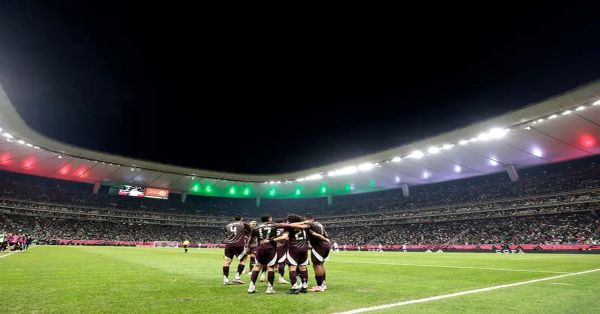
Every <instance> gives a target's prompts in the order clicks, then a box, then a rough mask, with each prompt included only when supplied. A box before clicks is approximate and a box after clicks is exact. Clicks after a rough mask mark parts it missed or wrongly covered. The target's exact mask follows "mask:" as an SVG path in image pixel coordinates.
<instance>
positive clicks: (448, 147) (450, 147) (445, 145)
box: [442, 144, 454, 150]
mask: <svg viewBox="0 0 600 314" xmlns="http://www.w3.org/2000/svg"><path fill="white" fill-rule="evenodd" d="M452 147H454V144H444V145H443V146H442V148H443V149H445V150H449V149H452Z"/></svg>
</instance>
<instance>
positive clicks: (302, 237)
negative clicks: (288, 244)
mask: <svg viewBox="0 0 600 314" xmlns="http://www.w3.org/2000/svg"><path fill="white" fill-rule="evenodd" d="M294 238H296V240H298V241H299V240H305V239H306V231H305V230H302V233H300V232H296V234H295V235H294Z"/></svg>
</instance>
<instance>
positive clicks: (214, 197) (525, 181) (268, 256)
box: [0, 16, 600, 313]
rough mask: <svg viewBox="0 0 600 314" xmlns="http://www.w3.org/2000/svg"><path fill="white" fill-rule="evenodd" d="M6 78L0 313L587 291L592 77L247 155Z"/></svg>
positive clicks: (597, 178)
mask: <svg viewBox="0 0 600 314" xmlns="http://www.w3.org/2000/svg"><path fill="white" fill-rule="evenodd" d="M0 17H1V16H0ZM0 39H1V36H0ZM0 57H2V55H1V54H0ZM0 59H1V58H0ZM1 65H2V63H1V62H0V66H1ZM1 71H2V69H1V67H0V72H1ZM595 74H597V73H595ZM94 75H96V74H94ZM596 76H597V75H596ZM1 78H2V76H1V75H0V79H1ZM11 90H12V91H13V92H12V93H11ZM15 90H16V89H15V88H14V86H12V87H10V88H5V87H3V86H0V291H1V294H2V296H3V299H5V300H6V301H7V302H5V304H4V305H3V306H2V309H3V310H2V311H3V312H4V313H34V312H35V313H38V312H42V313H46V312H49V313H81V312H85V313H88V312H92V313H96V312H98V313H113V312H116V313H123V312H135V313H138V312H142V313H147V312H149V313H230V312H232V311H238V310H240V309H242V310H243V311H252V312H254V311H261V312H265V311H266V312H271V313H276V312H279V313H362V312H374V313H404V312H406V313H414V312H417V313H455V312H467V313H471V312H473V313H475V312H482V311H488V312H493V313H500V312H504V311H507V310H509V311H517V312H523V313H535V312H550V313H563V312H569V313H595V312H597V309H598V308H600V298H598V296H599V295H600V286H599V285H598V283H599V282H600V81H597V80H591V81H589V80H588V81H587V83H584V84H578V86H575V87H572V88H569V89H568V90H564V91H560V92H555V91H554V90H553V94H552V95H550V96H548V97H545V96H544V97H543V99H542V100H539V101H535V102H532V103H520V104H518V106H514V107H513V108H512V110H509V111H506V110H504V111H503V112H502V113H501V114H494V115H493V116H490V117H488V118H486V119H482V120H480V121H479V122H476V123H467V124H463V123H462V122H461V124H460V125H459V126H458V127H453V128H451V129H446V130H445V131H443V132H436V134H428V135H427V136H411V137H410V139H409V140H407V141H404V142H403V143H401V144H400V145H396V146H393V147H388V148H386V149H383V150H376V151H369V152H368V153H366V154H360V155H359V156H356V154H355V156H354V157H353V158H347V159H343V160H340V158H338V159H336V160H334V161H332V160H331V159H327V160H325V159H323V160H318V161H317V162H316V163H314V164H312V166H311V167H305V168H302V167H300V168H298V167H296V168H295V169H296V170H293V171H273V172H261V173H256V172H248V173H244V172H243V171H220V170H212V168H203V167H193V166H189V164H186V165H178V164H176V163H173V162H169V161H167V162H162V161H157V160H156V159H153V160H150V159H146V158H138V157H129V156H127V155H126V154H119V153H114V152H109V151H102V150H98V149H92V148H90V147H89V146H88V147H86V146H83V145H76V144H73V143H67V142H66V141H65V140H61V139H58V138H56V137H55V136H51V135H48V134H44V132H42V131H40V129H39V128H34V127H32V126H31V125H30V124H31V121H30V120H29V119H27V114H26V110H23V109H22V108H19V105H18V103H19V102H23V101H22V99H21V97H20V96H19V91H18V90H17V92H14V91H15ZM536 97H538V96H536ZM48 106H50V105H48ZM407 114H408V113H407ZM57 115H58V113H57ZM40 119H41V120H44V119H50V118H48V117H42V118H40ZM134 119H135V117H131V116H130V117H127V119H126V121H127V122H128V123H133V122H130V121H131V120H134ZM182 119H183V117H182ZM432 120H433V123H442V121H443V120H444V117H441V116H440V117H433V118H432ZM181 121H184V120H181ZM181 121H174V122H171V123H172V124H169V123H167V122H165V123H166V124H165V126H164V128H165V129H168V128H169V127H170V126H173V125H175V124H183V122H181ZM436 121H438V122H436ZM34 123H38V122H35V121H34ZM64 123H67V122H64ZM103 123H111V122H109V121H108V120H106V121H103ZM326 123H327V124H332V125H335V123H336V122H335V121H334V120H331V121H328V122H326ZM375 124H376V122H373V123H372V124H368V127H369V128H373V129H375V128H376V126H375ZM161 127H162V126H161ZM123 128H124V129H119V132H121V131H122V130H128V129H127V128H125V127H123ZM413 128H414V129H415V130H420V129H422V128H427V126H423V125H418V126H413ZM142 131H143V132H141V133H140V134H142V133H143V135H144V136H152V135H154V133H157V131H156V129H153V131H152V132H148V131H147V130H142ZM82 132H83V131H82ZM235 132H239V131H238V130H236V131H235ZM228 134H229V133H228ZM225 137H227V136H225ZM133 138H134V139H135V138H137V135H136V136H134V137H133ZM222 141H225V142H226V143H225V144H223V146H225V145H226V146H235V145H236V141H229V142H228V141H227V140H222ZM157 142H159V141H157ZM200 142H201V137H200ZM129 145H132V146H135V145H136V143H134V142H130V143H129ZM207 145H208V144H207ZM198 146H200V148H199V149H201V150H202V153H203V154H207V155H210V154H211V153H210V152H205V151H204V150H205V147H203V146H202V145H198ZM271 147H272V150H273V151H275V150H277V149H278V147H277V146H276V145H272V146H271ZM143 149H150V148H148V147H144V148H143ZM158 149H161V148H158ZM190 149H191V148H190ZM194 149H198V148H194ZM206 150H208V149H206ZM257 150H258V148H257ZM154 152H156V151H154ZM151 153H152V152H151ZM168 154H171V155H176V154H177V152H168ZM207 158H209V159H211V158H212V159H214V157H211V156H208V157H207ZM236 158H238V159H239V158H240V157H232V159H231V160H233V161H235V160H236ZM173 160H175V159H173ZM228 162H229V161H228ZM257 163H258V162H257ZM268 169H270V168H268ZM273 169H275V168H273ZM275 230H276V232H275Z"/></svg>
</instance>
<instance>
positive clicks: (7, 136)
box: [2, 132, 13, 138]
mask: <svg viewBox="0 0 600 314" xmlns="http://www.w3.org/2000/svg"><path fill="white" fill-rule="evenodd" d="M2 136H4V137H6V138H13V136H12V135H11V134H10V133H8V132H4V133H2Z"/></svg>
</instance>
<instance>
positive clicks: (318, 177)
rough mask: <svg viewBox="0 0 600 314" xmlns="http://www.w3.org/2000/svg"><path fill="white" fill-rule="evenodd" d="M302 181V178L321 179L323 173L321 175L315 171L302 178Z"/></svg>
mask: <svg viewBox="0 0 600 314" xmlns="http://www.w3.org/2000/svg"><path fill="white" fill-rule="evenodd" d="M302 179H303V181H304V180H320V179H323V175H321V174H320V173H315V174H311V175H310V176H308V177H306V178H302Z"/></svg>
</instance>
